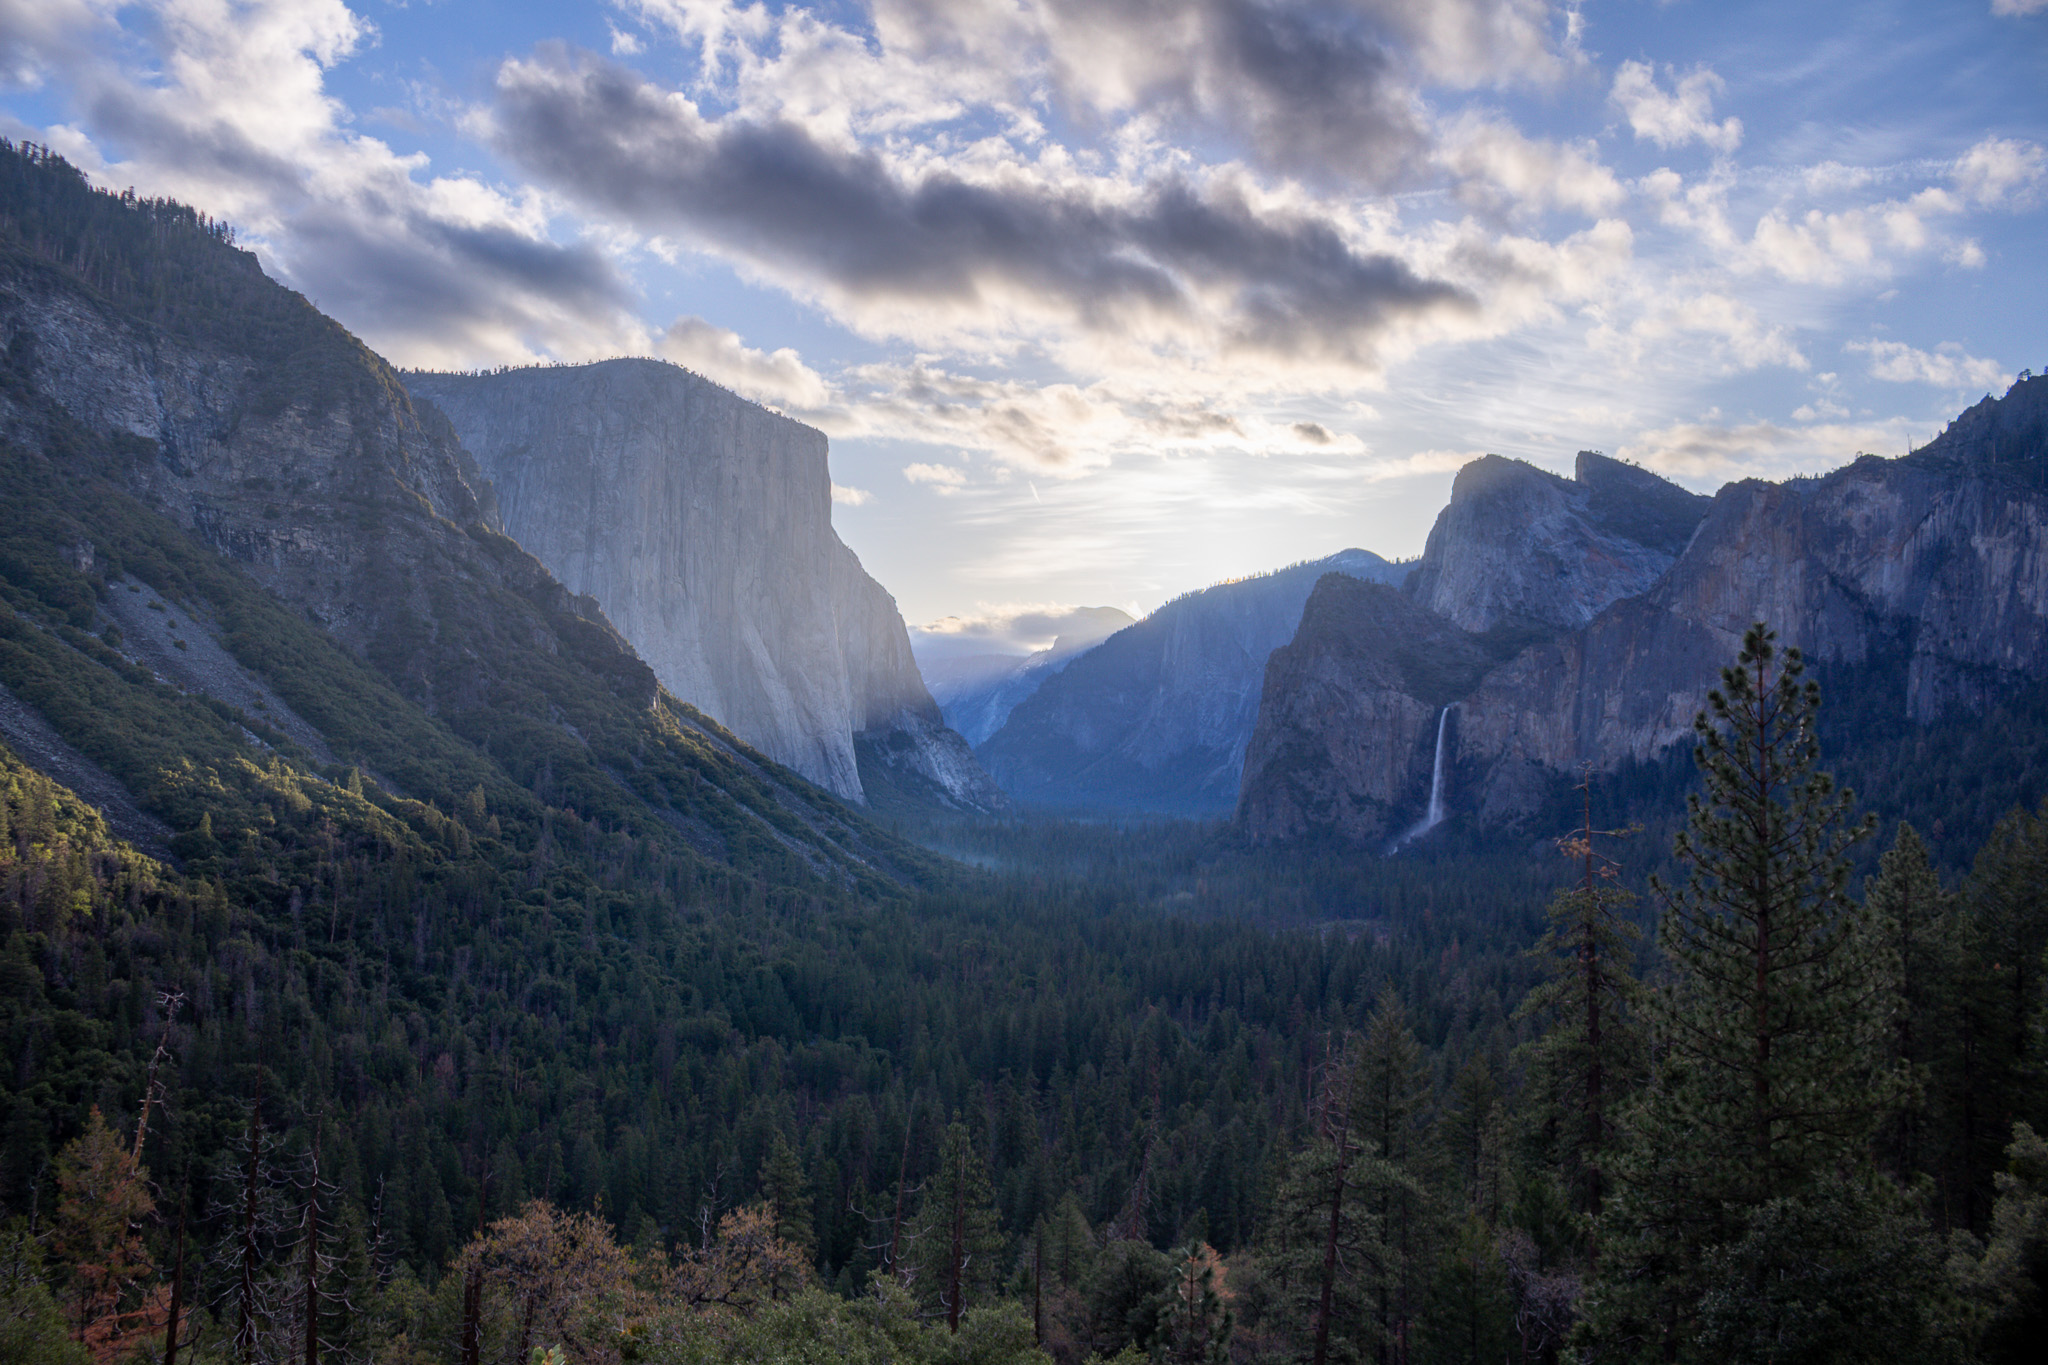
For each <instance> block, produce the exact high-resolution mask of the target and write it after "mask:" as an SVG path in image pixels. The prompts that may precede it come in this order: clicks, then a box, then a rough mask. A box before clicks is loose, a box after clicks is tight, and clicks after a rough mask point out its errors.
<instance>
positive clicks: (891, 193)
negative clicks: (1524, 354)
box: [494, 47, 1477, 372]
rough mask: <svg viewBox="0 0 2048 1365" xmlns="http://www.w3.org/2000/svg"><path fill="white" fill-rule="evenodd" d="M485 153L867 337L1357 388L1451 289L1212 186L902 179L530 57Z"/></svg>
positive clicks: (643, 88)
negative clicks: (1297, 370)
mask: <svg viewBox="0 0 2048 1365" xmlns="http://www.w3.org/2000/svg"><path fill="white" fill-rule="evenodd" d="M496 94H497V100H496V105H495V110H494V118H495V142H496V145H497V146H498V148H499V150H500V151H501V152H502V153H503V154H504V155H505V156H507V157H508V158H510V159H512V160H514V161H516V162H518V163H519V164H520V165H521V166H522V167H523V168H524V169H525V170H526V171H527V172H528V173H529V174H532V175H534V176H535V177H537V178H539V179H541V180H543V181H544V182H546V183H547V184H548V185H550V186H551V187H553V188H554V189H556V190H558V191H560V192H562V193H564V194H567V195H570V196H572V197H573V198H575V199H576V200H578V201H579V202H581V203H582V204H584V205H586V206H587V207H588V208H590V209H591V210H593V211H595V212H598V213H602V214H608V215H615V216H617V217H620V218H623V219H625V220H626V221H628V222H630V223H632V224H633V225H634V226H636V227H637V228H639V229H641V230H643V231H648V232H676V233H681V234H686V235H688V236H690V237H692V238H694V239H695V240H697V241H698V242H699V243H701V244H702V245H705V246H707V247H709V248H712V249H714V250H716V251H718V252H719V253H720V254H722V255H725V256H727V257H729V258H732V259H735V260H738V261H740V262H743V263H744V264H745V265H746V266H747V267H748V268H750V269H752V270H753V271H755V272H757V273H758V274H760V275H762V276H764V277H766V278H768V279H772V280H774V281H775V282H776V283H778V284H779V285H781V286H782V287H784V288H787V289H789V290H791V291H792V292H795V293H797V294H799V295H800V296H804V297H808V298H813V299H816V300H818V301H820V302H822V303H824V304H825V305H826V306H827V307H829V308H830V309H831V310H832V311H833V313H834V314H835V315H836V316H837V317H838V318H840V319H841V320H842V321H844V322H846V323H847V324H848V325H850V326H853V327H855V328H856V329H857V330H860V331H862V332H864V333H866V334H869V335H881V336H897V337H905V338H910V339H916V340H923V341H927V342H934V343H936V342H942V341H951V342H956V343H957V342H959V341H962V340H964V339H967V338H969V337H972V336H976V335H979V336H984V337H987V336H1001V335H1004V334H1007V333H1011V332H1014V330H1016V329H1019V328H1021V329H1024V330H1027V331H1028V330H1033V329H1040V328H1046V329H1063V330H1073V331H1078V332H1080V333H1083V334H1087V335H1092V336H1096V337H1099V338H1116V339H1119V340H1131V339H1137V340H1139V341H1141V342H1142V343H1146V344H1150V345H1152V346H1154V347H1165V348H1180V349H1193V350H1195V351H1197V352H1200V353H1205V354H1210V355H1222V356H1231V355H1238V354H1243V355H1250V356H1257V357H1265V358H1269V359H1285V360H1307V361H1317V362H1322V363H1326V364H1333V365H1339V366H1346V367H1351V368H1354V369H1357V370H1360V371H1365V372H1374V371H1376V370H1377V369H1378V368H1379V366H1380V365H1381V363H1382V360H1383V357H1382V348H1383V346H1385V345H1386V344H1388V343H1389V342H1390V341H1392V342H1396V343H1397V344H1398V340H1399V338H1400V335H1401V334H1402V333H1403V332H1404V331H1405V330H1408V329H1411V328H1414V327H1417V326H1427V325H1428V324H1430V323H1431V322H1433V321H1435V320H1437V319H1440V318H1449V317H1455V316H1458V315H1465V314H1470V313H1472V312H1474V311H1475V310H1476V308H1477V301H1476V299H1475V298H1474V296H1473V295H1472V294H1471V293H1470V292H1469V291H1468V290H1467V289H1465V288H1463V287H1460V286H1458V285H1454V284H1451V283H1449V282H1447V281H1445V280H1443V279H1434V278H1427V277H1425V276H1423V275H1421V274H1418V273H1417V271H1416V270H1415V269H1413V268H1412V267H1411V266H1410V265H1409V263H1408V262H1407V261H1405V260H1403V259H1402V258H1401V257H1400V256H1398V255H1395V254H1392V253H1390V252H1386V251H1377V250H1372V249H1368V248H1365V247H1363V246H1361V245H1360V244H1359V243H1358V242H1356V241H1355V240H1354V239H1353V236H1352V234H1350V233H1348V232H1347V231H1346V230H1345V229H1344V225H1343V224H1342V223H1340V222H1337V221H1333V220H1332V219H1331V218H1329V217H1328V216H1326V215H1323V214H1319V213H1317V212H1315V211H1314V210H1313V209H1312V208H1311V207H1308V206H1306V205H1300V204H1287V203H1275V202H1272V201H1270V200H1268V199H1267V198H1265V197H1263V196H1261V195H1260V194H1259V193H1258V192H1257V191H1256V190H1255V188H1254V187H1252V186H1250V185H1248V184H1246V183H1244V182H1242V181H1241V180H1237V179H1233V178H1231V177H1228V176H1220V175H1219V176H1214V177H1208V178H1204V179H1200V180H1197V179H1194V178H1191V177H1189V176H1187V175H1186V174H1183V173H1177V172H1162V173H1159V174H1157V175H1154V176H1152V177H1149V178H1147V179H1146V180H1144V181H1143V182H1140V183H1128V182H1125V181H1121V180H1118V179H1115V178H1112V177H1102V176H1096V177H1089V176H1085V175H1082V174H1080V173H1079V172H1076V171H1072V170H1071V169H1060V168H1055V169H1051V170H1048V169H1047V168H1043V167H1038V166H1034V165H1030V164H1024V163H1016V162H1008V163H1003V164H999V165H996V166H993V167H987V168H982V167H974V166H971V165H952V164H930V163H925V164H909V163H905V162H900V161H896V160H892V159H891V158H889V157H888V156H886V155H884V154H883V153H882V152H880V151H876V150H874V149H871V148H864V147H847V146H842V145H835V144H827V143H825V142H822V141H820V140H819V139H817V138H815V137H813V136H812V135H811V134H810V133H809V132H807V131H806V130H805V129H803V128H801V127H799V126H796V125H794V124H791V123H787V122H765V123H762V122H752V121H748V120H745V119H740V118H737V117H729V118H724V119H710V118H707V117H705V116H704V115H703V114H702V113H701V112H700V111H699V109H698V108H697V106H696V105H695V104H694V103H693V102H692V101H691V100H689V99H688V98H687V97H685V96H683V95H682V94H680V93H677V92H673V91H668V90H664V89H662V88H660V87H657V86H656V85H654V84H652V83H650V82H648V81H646V80H645V79H643V78H642V77H640V76H639V75H637V74H636V73H634V72H632V71H629V70H627V69H625V68H623V67H619V66H617V65H614V64H612V63H610V62H606V61H604V60H602V59H600V58H597V57H595V56H593V55H590V54H572V53H571V52H569V51H568V50H566V49H563V48H560V47H548V48H544V49H542V51H541V52H540V53H539V54H538V55H536V56H535V57H534V58H533V59H531V60H523V61H519V60H515V61H510V62H507V63H506V64H505V65H504V66H503V67H502V68H501V69H500V71H499V74H498V81H497V91H496Z"/></svg>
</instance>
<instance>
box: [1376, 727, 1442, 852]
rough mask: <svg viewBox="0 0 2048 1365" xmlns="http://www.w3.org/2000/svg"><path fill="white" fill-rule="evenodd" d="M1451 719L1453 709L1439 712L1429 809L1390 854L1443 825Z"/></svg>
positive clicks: (1431, 766)
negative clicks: (1446, 736) (1447, 736)
mask: <svg viewBox="0 0 2048 1365" xmlns="http://www.w3.org/2000/svg"><path fill="white" fill-rule="evenodd" d="M1450 719H1451V708H1450V707H1448V706H1446V707H1445V708H1444V709H1443V710H1442V711H1441V712H1439V713H1438V715H1437V718H1436V761H1435V762H1434V763H1432V764H1431V765H1430V770H1429V808H1428V809H1427V810H1426V811H1424V812H1423V816H1422V818H1421V819H1420V820H1418V821H1416V822H1415V824H1414V825H1413V826H1412V827H1411V828H1410V829H1409V831H1408V832H1407V833H1406V834H1403V835H1402V836H1401V837H1400V838H1398V839H1396V840H1395V841H1394V842H1393V844H1392V845H1391V846H1389V848H1388V849H1387V851H1388V852H1389V853H1392V852H1393V851H1394V849H1397V848H1399V847H1400V846H1401V845H1403V844H1405V843H1407V842H1408V841H1409V840H1410V839H1419V838H1421V837H1422V836H1423V835H1425V834H1427V833H1429V832H1430V831H1431V830H1433V829H1435V828H1436V827H1437V826H1438V825H1440V824H1442V823H1443V820H1444V731H1445V727H1446V726H1448V725H1449V723H1450Z"/></svg>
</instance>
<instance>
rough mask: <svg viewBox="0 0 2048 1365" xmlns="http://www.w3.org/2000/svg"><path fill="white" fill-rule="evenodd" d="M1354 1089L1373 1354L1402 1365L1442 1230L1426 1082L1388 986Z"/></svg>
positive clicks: (1404, 1016)
mask: <svg viewBox="0 0 2048 1365" xmlns="http://www.w3.org/2000/svg"><path fill="white" fill-rule="evenodd" d="M1353 1087H1354V1089H1353V1096H1352V1127H1353V1132H1354V1133H1355V1135H1356V1137H1357V1140H1358V1142H1359V1145H1360V1148H1361V1153H1362V1160H1361V1161H1360V1162H1359V1163H1358V1167H1357V1178H1358V1180H1359V1184H1360V1187H1361V1188H1360V1193H1361V1194H1362V1195H1363V1196H1364V1198H1365V1201H1366V1204H1367V1206H1368V1208H1369V1209H1370V1210H1371V1212H1372V1215H1373V1218H1374V1221H1375V1223H1376V1224H1377V1227H1378V1232H1379V1245H1378V1247H1377V1248H1375V1250H1374V1252H1373V1254H1372V1255H1371V1256H1370V1257H1369V1258H1368V1265H1369V1268H1370V1274H1371V1280H1372V1288H1371V1298H1372V1305H1373V1306H1372V1314H1373V1320H1374V1322H1375V1324H1376V1327H1377V1331H1376V1334H1375V1335H1376V1340H1375V1342H1374V1349H1375V1354H1376V1358H1377V1359H1378V1361H1379V1362H1380V1365H1407V1362H1408V1361H1409V1360H1410V1359H1411V1358H1412V1357H1413V1356H1414V1355H1415V1354H1416V1340H1415V1336H1416V1329H1417V1326H1418V1323H1419V1319H1420V1316H1421V1313H1422V1308H1423V1294H1424V1286H1425V1283H1426V1280H1427V1277H1428V1267H1429V1265H1430V1264H1431V1263H1432V1261H1433V1259H1434V1256H1435V1253H1436V1250H1437V1243H1438V1241H1439V1240H1440V1237H1439V1232H1440V1229H1439V1228H1438V1227H1437V1221H1438V1219H1437V1216H1438V1210H1437V1209H1436V1208H1435V1207H1434V1206H1433V1202H1432V1200H1431V1199H1430V1196H1429V1183H1430V1182H1429V1175H1430V1171H1429V1169H1428V1165H1429V1158H1430V1156H1431V1155H1432V1154H1433V1152H1434V1144H1433V1143H1432V1141H1431V1136H1432V1135H1431V1133H1430V1132H1429V1130H1428V1128H1427V1126H1426V1116H1425V1113H1424V1108H1423V1106H1424V1101H1425V1100H1426V1099H1427V1097H1428V1094H1429V1077H1428V1073H1427V1072H1426V1071H1425V1070H1424V1067H1423V1059H1422V1045H1421V1044H1420V1043H1419V1042H1417V1041H1416V1038H1415V1031H1414V1028H1413V1027H1412V1026H1411V1025H1410V1024H1409V1022H1408V1010H1407V1007H1406V1006H1405V1005H1404V1004H1403V1003H1402V1001H1401V997H1400V996H1399V995H1398V994H1397V993H1396V992H1395V990H1394V988H1393V987H1392V986H1391V985H1389V986H1387V987H1386V988H1384V989H1383V990H1382V991H1381V992H1380V997H1379V1001H1378V1003H1377V1004H1376V1005H1374V1007H1373V1014H1372V1018H1371V1020H1370V1021H1369V1022H1368V1023H1367V1025H1366V1031H1365V1040H1364V1042H1363V1044H1362V1045H1361V1046H1360V1048H1359V1050H1358V1065H1357V1067H1356V1070H1355V1072H1354V1080H1353Z"/></svg>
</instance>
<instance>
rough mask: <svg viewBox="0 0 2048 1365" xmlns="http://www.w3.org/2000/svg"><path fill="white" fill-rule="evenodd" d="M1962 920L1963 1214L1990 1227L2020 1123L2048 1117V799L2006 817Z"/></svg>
mask: <svg viewBox="0 0 2048 1365" xmlns="http://www.w3.org/2000/svg"><path fill="white" fill-rule="evenodd" d="M1960 921H1961V922H1960V923H1959V924H1958V925H1957V927H1956V933H1955V935H1954V939H1955V941H1956V942H1957V943H1958V944H1959V945H1960V949H1961V953H1962V956H1963V964H1962V969H1961V972H1960V974H1959V978H1958V988H1957V989H1956V991H1955V993H1954V998H1955V1004H1956V1006H1957V1008H1958V1010H1959V1011H1960V1014H1961V1021H1960V1025H1961V1026H1960V1037H1959V1040H1958V1042H1959V1048H1960V1051H1961V1054H1962V1055H1961V1056H1960V1057H1959V1058H1957V1059H1956V1066H1955V1070H1954V1073H1953V1074H1954V1075H1955V1077H1956V1078H1957V1093H1956V1095H1955V1106H1956V1110H1957V1112H1956V1114H1955V1123H1956V1127H1957V1129H1958V1132H1957V1134H1956V1143H1957V1147H1958V1156H1959V1163H1960V1165H1961V1168H1962V1169H1961V1172H1960V1175H1959V1183H1960V1185H1961V1187H1962V1194H1963V1201H1962V1202H1963V1205H1964V1208H1963V1220H1964V1221H1966V1222H1967V1224H1968V1226H1969V1229H1970V1231H1972V1232H1974V1233H1977V1234H1979V1235H1982V1234H1983V1233H1985V1232H1986V1231H1988V1230H1989V1222H1990V1217H1991V1209H1992V1204H1993V1200H1994V1199H1995V1197H1996V1192H1995V1188H1994V1184H1993V1181H1994V1175H1995V1173H1996V1172H1997V1171H1998V1170H1999V1169H2000V1168H2001V1167H2002V1166H2003V1165H2004V1164H2005V1155H2004V1149H2005V1146H2006V1144H2007V1143H2008V1142H2010V1141H2011V1139H2012V1131H2013V1124H2014V1123H2015V1122H2016V1121H2018V1120H2020V1119H2023V1118H2030V1117H2031V1118H2034V1119H2039V1118H2041V1117H2043V1115H2042V1114H2041V1111H2040V1100H2041V1098H2042V1090H2041V1086H2042V1067H2041V1057H2042V1044H2041V1035H2040V1030H2039V1029H2038V1027H2037V1025H2038V1024H2039V1023H2040V1010H2041V1005H2042V964H2043V952H2044V950H2048V807H2044V809H2043V813H2041V814H2037V815H2029V814H2027V813H2026V812H2024V811H2013V812H2012V813H2011V814H2009V815H2007V816H2006V817H2005V818H2004V819H2002V820H2000V821H1999V822H1998V826H1997V828H1996V829H1994V830H1993V831H1992V833H1991V837H1990V839H1988V840H1986V841H1985V844H1984V847H1983V848H1982V849H1981V850H1980V851H1979V852H1978V855H1977V861H1976V864H1975V866H1974V867H1972V868H1971V871H1970V877H1969V881H1968V883H1967V884H1966V886H1965V888H1964V892H1963V906H1962V914H1961V916H1960Z"/></svg>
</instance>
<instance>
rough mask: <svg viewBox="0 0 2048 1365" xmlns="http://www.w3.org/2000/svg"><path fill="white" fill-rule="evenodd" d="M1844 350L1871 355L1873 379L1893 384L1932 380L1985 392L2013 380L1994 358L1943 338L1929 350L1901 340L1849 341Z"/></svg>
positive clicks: (1948, 386) (1938, 384) (1949, 386)
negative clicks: (1991, 358)
mask: <svg viewBox="0 0 2048 1365" xmlns="http://www.w3.org/2000/svg"><path fill="white" fill-rule="evenodd" d="M1842 349H1843V350H1845V351H1860V352H1862V353H1863V354H1864V355H1867V356H1869V357H1870V374H1871V377H1872V378H1873V379H1883V380H1887V381H1889V382H1891V383H1893V384H1932V385H1934V386H1935V387H1937V388H1943V389H1983V390H1985V391H1987V392H1990V391H1995V390H1998V389H2001V388H2003V387H2005V386H2006V385H2007V384H2009V383H2011V382H2012V373H2011V371H2009V370H2007V369H2006V368H2005V367H2004V366H2003V365H2000V364H1999V363H1998V362H1997V361H1995V360H1982V359H1979V358H1977V357H1976V356H1972V355H1968V354H1966V353H1965V352H1964V350H1963V348H1962V347H1961V346H1959V345H1957V344H1956V343H1955V342H1953V341H1944V342H1942V343H1941V345H1939V346H1937V347H1935V348H1934V350H1932V351H1920V350H1915V349H1914V348H1913V347H1911V346H1908V345H1906V344H1905V343H1904V342H1902V341H1875V340H1873V341H1852V342H1849V343H1848V344H1847V345H1845V346H1844V347H1843V348H1842Z"/></svg>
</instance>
